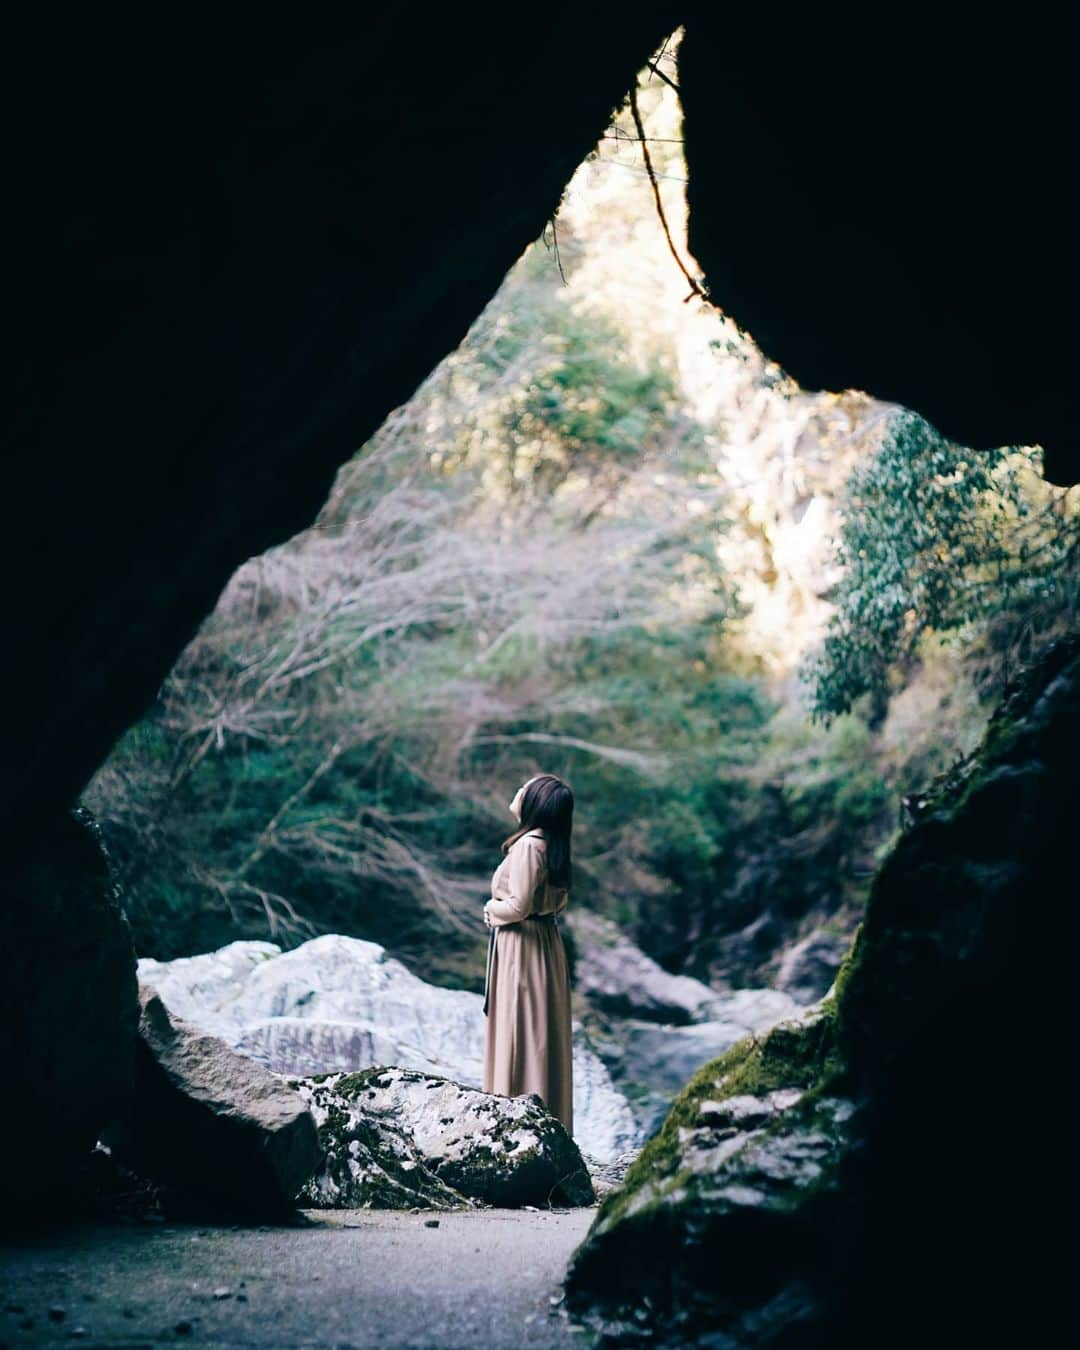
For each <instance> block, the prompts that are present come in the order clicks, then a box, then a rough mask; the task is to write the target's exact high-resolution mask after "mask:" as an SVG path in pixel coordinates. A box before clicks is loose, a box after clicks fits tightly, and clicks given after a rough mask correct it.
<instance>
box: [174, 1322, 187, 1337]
mask: <svg viewBox="0 0 1080 1350" xmlns="http://www.w3.org/2000/svg"><path fill="white" fill-rule="evenodd" d="M173 1331H175V1332H176V1334H177V1335H178V1336H190V1335H191V1323H190V1322H189V1321H188V1320H187V1318H185V1319H184V1320H183V1321H182V1322H177V1324H176V1326H174V1327H173Z"/></svg>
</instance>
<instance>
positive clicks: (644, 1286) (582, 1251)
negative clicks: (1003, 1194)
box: [567, 1001, 855, 1345]
mask: <svg viewBox="0 0 1080 1350" xmlns="http://www.w3.org/2000/svg"><path fill="white" fill-rule="evenodd" d="M834 1020H835V1002H832V1001H830V1002H827V1003H825V1004H823V1005H821V1006H820V1007H818V1008H814V1009H811V1010H809V1011H808V1012H806V1013H804V1014H803V1016H802V1017H801V1018H800V1019H797V1020H793V1021H789V1022H784V1023H781V1024H780V1025H779V1026H777V1027H775V1028H774V1029H773V1030H772V1031H771V1032H770V1033H769V1034H768V1035H767V1036H765V1037H763V1038H755V1037H750V1038H748V1039H746V1040H744V1041H742V1042H740V1043H739V1044H738V1045H737V1046H735V1047H733V1048H732V1049H731V1050H730V1051H729V1052H728V1053H727V1054H726V1055H724V1056H723V1057H721V1058H720V1059H718V1060H716V1061H715V1062H713V1063H710V1064H708V1065H706V1066H705V1067H704V1068H702V1069H701V1070H700V1071H699V1072H698V1073H697V1074H696V1075H695V1076H694V1078H693V1079H692V1080H691V1082H690V1083H689V1084H688V1085H687V1086H686V1088H685V1090H684V1091H683V1092H682V1093H681V1094H680V1095H679V1097H678V1100H677V1101H676V1103H675V1105H674V1106H673V1107H672V1109H671V1112H670V1113H669V1115H668V1116H667V1118H666V1120H665V1121H664V1124H663V1126H662V1128H661V1129H660V1131H659V1133H658V1134H657V1135H655V1136H654V1137H653V1138H652V1139H650V1141H649V1142H648V1144H647V1145H646V1146H645V1149H644V1150H643V1152H642V1154H641V1155H640V1156H639V1157H638V1159H637V1160H636V1161H635V1162H634V1163H633V1164H632V1166H631V1167H630V1169H629V1170H628V1172H627V1174H626V1178H625V1181H624V1182H623V1184H622V1186H621V1187H620V1188H619V1189H617V1190H615V1191H613V1192H611V1193H609V1194H608V1195H607V1196H605V1198H604V1200H603V1203H602V1205H601V1207H600V1210H599V1213H598V1214H597V1217H596V1221H595V1222H594V1224H593V1226H592V1228H591V1229H590V1231H589V1234H588V1236H587V1238H586V1240H585V1242H584V1243H583V1244H582V1245H581V1246H580V1247H579V1248H578V1250H577V1252H575V1254H574V1258H573V1260H572V1262H571V1265H570V1269H569V1271H568V1276H567V1294H568V1298H569V1302H570V1306H571V1308H572V1309H574V1310H575V1311H576V1312H579V1313H583V1314H584V1315H585V1316H586V1317H587V1318H588V1319H589V1320H592V1321H593V1322H594V1323H595V1324H596V1325H598V1326H602V1327H603V1329H604V1330H605V1331H606V1332H607V1333H608V1334H613V1333H617V1334H619V1335H622V1336H624V1337H627V1338H630V1339H632V1337H633V1333H634V1331H635V1330H637V1331H641V1330H642V1328H643V1326H648V1325H649V1324H653V1323H655V1322H657V1321H659V1322H661V1323H662V1324H663V1326H664V1329H665V1331H666V1332H667V1333H670V1334H673V1335H675V1334H677V1335H681V1334H686V1335H688V1336H689V1335H692V1334H695V1333H696V1332H697V1331H699V1330H700V1329H701V1327H702V1326H703V1325H704V1326H711V1325H715V1324H719V1325H720V1326H722V1327H723V1329H724V1331H725V1332H726V1333H727V1334H729V1335H732V1336H733V1337H734V1338H735V1339H733V1341H732V1344H733V1345H742V1344H744V1343H745V1344H747V1345H750V1344H758V1343H762V1344H769V1343H770V1342H769V1341H768V1339H767V1338H764V1333H766V1332H769V1333H770V1334H771V1332H772V1331H774V1330H776V1329H777V1328H778V1327H780V1326H784V1325H786V1323H787V1321H788V1320H790V1318H791V1317H792V1316H793V1315H795V1313H796V1312H797V1315H798V1316H799V1317H802V1316H803V1315H804V1313H805V1311H806V1307H807V1306H808V1305H811V1304H812V1303H813V1299H812V1297H811V1296H810V1295H809V1294H808V1293H806V1292H805V1291H802V1290H801V1289H797V1288H795V1287H794V1285H796V1284H797V1276H798V1269H797V1264H795V1263H794V1259H793V1257H792V1255H791V1254H790V1252H789V1248H790V1247H791V1244H792V1239H791V1238H790V1237H789V1236H788V1235H787V1234H786V1232H785V1225H786V1224H787V1223H788V1216H789V1215H790V1214H791V1212H792V1210H793V1209H798V1208H801V1207H803V1206H807V1205H811V1204H814V1205H816V1204H818V1203H819V1202H820V1201H821V1199H822V1198H823V1197H826V1196H828V1195H829V1194H830V1193H831V1191H832V1190H833V1189H834V1188H835V1186H836V1184H837V1176H838V1172H839V1168H840V1164H841V1163H842V1162H843V1160H844V1159H845V1158H846V1156H847V1153H848V1139H849V1134H850V1131H849V1129H848V1125H849V1122H850V1120H851V1118H852V1116H853V1114H854V1111H855V1106H854V1103H853V1102H852V1101H851V1100H850V1099H849V1098H847V1097H845V1096H842V1095H840V1094H834V1095H818V1094H814V1093H811V1092H810V1091H808V1089H810V1088H812V1087H813V1085H814V1084H815V1082H817V1081H818V1080H819V1079H820V1077H821V1076H822V1074H823V1071H824V1070H825V1067H826V1065H827V1064H828V1063H829V1062H830V1056H831V1055H832V1053H833V1049H834V1043H835V1026H834ZM661 1252H662V1253H663V1256H662V1258H661V1259H657V1253H661ZM789 1284H791V1285H792V1286H793V1287H792V1288H789V1287H788V1286H789ZM778 1295H779V1296H781V1297H780V1299H779V1303H778V1304H777V1305H776V1307H775V1308H772V1310H771V1311H768V1312H767V1313H764V1314H763V1312H762V1306H761V1305H762V1304H763V1303H764V1304H766V1305H767V1306H770V1307H771V1304H772V1301H773V1299H774V1298H775V1297H776V1296H778ZM774 1321H775V1322H776V1326H773V1325H772V1323H773V1322H774ZM654 1334H655V1331H654ZM755 1335H760V1336H763V1339H762V1340H761V1341H760V1342H757V1341H754V1340H753V1336H755ZM743 1336H745V1337H746V1339H745V1342H744V1340H743V1339H740V1337H743ZM616 1343H619V1342H616Z"/></svg>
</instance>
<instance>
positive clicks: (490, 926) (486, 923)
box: [484, 905, 495, 928]
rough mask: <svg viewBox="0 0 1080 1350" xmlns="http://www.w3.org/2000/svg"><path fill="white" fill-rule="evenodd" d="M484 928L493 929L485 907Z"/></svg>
mask: <svg viewBox="0 0 1080 1350" xmlns="http://www.w3.org/2000/svg"><path fill="white" fill-rule="evenodd" d="M484 926H485V927H486V928H494V927H495V925H494V924H493V923H492V922H491V915H490V914H489V913H488V911H487V905H485V906H484Z"/></svg>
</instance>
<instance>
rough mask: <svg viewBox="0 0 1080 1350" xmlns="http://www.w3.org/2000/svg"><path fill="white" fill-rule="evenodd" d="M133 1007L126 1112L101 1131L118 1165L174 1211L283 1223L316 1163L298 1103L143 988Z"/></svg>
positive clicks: (307, 1119) (313, 1138) (312, 1136)
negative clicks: (137, 1010)
mask: <svg viewBox="0 0 1080 1350" xmlns="http://www.w3.org/2000/svg"><path fill="white" fill-rule="evenodd" d="M140 1006H141V1016H140V1019H139V1045H138V1056H137V1068H136V1079H135V1091H134V1094H133V1099H132V1105H131V1111H130V1114H129V1115H128V1116H127V1117H126V1118H125V1119H124V1120H123V1121H121V1122H118V1124H117V1125H116V1127H115V1128H114V1129H113V1130H112V1131H110V1132H107V1142H108V1144H109V1146H110V1147H111V1148H112V1151H113V1153H114V1154H115V1156H116V1158H117V1159H118V1161H119V1162H121V1163H123V1164H125V1165H127V1166H129V1167H130V1168H131V1170H132V1171H133V1172H135V1173H136V1174H137V1175H139V1176H143V1177H149V1178H151V1179H153V1180H154V1181H157V1182H159V1183H161V1185H162V1186H163V1188H164V1190H163V1194H162V1200H163V1203H164V1204H165V1205H166V1207H167V1208H169V1209H171V1210H172V1211H173V1212H188V1211H190V1212H205V1213H220V1212H222V1211H224V1212H228V1213H233V1214H238V1215H266V1216H273V1217H281V1216H284V1215H288V1214H290V1213H291V1212H292V1211H293V1208H294V1199H295V1196H296V1194H297V1192H298V1191H299V1190H300V1188H301V1186H302V1185H303V1184H304V1182H305V1181H306V1180H307V1179H308V1177H309V1176H311V1174H312V1172H313V1171H314V1170H315V1168H316V1167H317V1166H318V1164H319V1162H320V1159H321V1151H320V1147H319V1141H318V1135H317V1131H316V1127H315V1121H314V1119H313V1118H312V1116H311V1114H310V1112H309V1111H308V1110H307V1107H306V1105H305V1104H304V1102H303V1101H302V1099H301V1098H300V1097H299V1096H298V1095H297V1093H296V1092H294V1091H293V1090H292V1089H290V1088H289V1087H287V1086H286V1085H285V1084H283V1083H282V1082H281V1080H280V1079H279V1078H277V1077H276V1076H275V1075H274V1074H272V1073H270V1072H268V1071H267V1070H266V1069H265V1068H263V1066H262V1065H261V1064H257V1063H256V1062H255V1061H254V1060H251V1059H249V1058H247V1057H246V1056H244V1055H240V1054H238V1053H237V1052H236V1051H235V1050H232V1049H230V1047H229V1046H228V1045H226V1044H225V1042H224V1041H222V1040H221V1039H220V1038H219V1037H217V1036H212V1035H209V1034H207V1033H206V1032H204V1031H202V1030H200V1029H199V1028H198V1027H194V1026H192V1025H191V1024H189V1023H187V1022H185V1021H184V1020H183V1018H180V1017H177V1016H176V1015H175V1014H171V1013H170V1012H169V1010H168V1009H167V1008H166V1007H165V1005H164V1003H163V1002H162V1001H161V998H160V997H159V996H158V995H157V993H156V992H155V991H154V990H153V989H152V988H150V987H149V986H143V987H142V988H141V990H140Z"/></svg>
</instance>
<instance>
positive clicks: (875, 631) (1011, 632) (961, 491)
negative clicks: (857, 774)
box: [807, 411, 1080, 725]
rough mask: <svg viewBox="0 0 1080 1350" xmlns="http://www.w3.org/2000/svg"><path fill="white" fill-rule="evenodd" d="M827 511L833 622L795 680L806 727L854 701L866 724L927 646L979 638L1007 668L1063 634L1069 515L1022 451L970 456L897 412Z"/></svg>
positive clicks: (1071, 554)
mask: <svg viewBox="0 0 1080 1350" xmlns="http://www.w3.org/2000/svg"><path fill="white" fill-rule="evenodd" d="M841 510H842V513H843V525H842V529H841V536H840V545H839V551H838V560H839V562H840V564H841V566H842V567H843V569H844V571H843V578H842V580H841V581H840V583H839V585H838V586H837V588H836V594H835V597H834V599H835V603H836V613H835V615H834V617H833V619H832V622H831V624H830V627H829V633H828V636H827V638H826V641H825V647H824V651H823V653H821V654H820V655H819V656H816V657H815V658H814V659H813V660H811V661H810V662H809V663H808V666H807V674H808V677H809V678H810V679H811V680H812V682H813V685H814V696H813V712H814V714H815V715H816V716H818V717H821V718H823V719H829V718H831V717H835V716H837V715H838V714H841V713H846V712H850V711H851V709H852V707H853V706H854V705H855V704H856V702H857V701H858V700H860V699H863V700H864V701H865V703H866V707H867V715H868V718H869V720H870V722H871V724H872V725H877V724H880V722H881V721H883V719H884V717H885V714H886V712H887V710H888V701H889V695H890V693H891V692H893V691H895V690H896V689H897V688H899V687H900V686H901V685H902V683H903V682H904V677H905V674H906V673H908V672H910V670H911V668H912V666H913V664H914V662H915V660H916V659H917V656H918V653H919V650H920V644H921V642H922V640H923V639H924V637H925V636H926V635H927V634H929V633H936V634H939V635H940V634H956V635H962V636H963V637H965V638H966V640H967V641H968V642H969V643H971V642H972V639H973V638H974V636H975V635H976V634H981V635H982V636H983V637H984V640H986V641H987V642H988V643H989V646H990V648H991V651H994V652H998V653H1001V654H1003V656H1004V657H1006V658H1008V657H1010V656H1011V657H1012V664H1015V662H1016V660H1017V659H1019V658H1020V657H1023V656H1028V657H1029V656H1030V654H1031V651H1032V648H1033V646H1034V645H1036V644H1038V645H1041V644H1042V643H1043V642H1045V641H1046V639H1047V638H1048V637H1049V636H1053V635H1055V634H1057V633H1060V632H1062V631H1064V630H1065V629H1066V628H1068V627H1070V626H1072V625H1073V624H1074V623H1075V619H1076V610H1077V600H1078V596H1080V512H1077V511H1076V509H1075V507H1072V506H1071V505H1070V501H1069V494H1068V493H1067V492H1066V491H1064V490H1061V489H1054V488H1051V487H1049V486H1048V485H1047V484H1046V483H1045V482H1044V481H1043V480H1042V478H1041V477H1040V476H1039V472H1038V454H1037V452H1035V451H1032V450H1024V449H1014V448H1008V447H1006V448H1003V449H997V450H987V451H982V452H979V453H975V452H973V451H971V450H966V449H964V448H963V447H962V446H957V445H953V444H951V443H950V442H948V441H946V440H945V439H944V438H943V437H942V436H940V435H939V434H938V433H937V432H936V431H935V430H934V428H933V427H932V426H930V425H929V423H927V422H926V421H925V420H924V419H923V418H921V417H919V416H917V415H916V414H915V413H911V412H907V411H901V412H899V413H897V414H896V415H895V416H893V417H892V418H891V419H890V423H889V428H888V431H887V433H886V435H885V436H884V437H883V439H882V441H881V445H880V446H879V448H878V449H877V451H876V452H875V453H873V454H872V455H870V456H869V457H868V458H867V459H866V460H865V461H864V462H863V463H861V464H860V465H858V466H857V468H856V469H855V471H854V472H853V473H852V475H851V478H850V479H849V481H848V484H847V487H846V489H845V492H844V498H843V502H842V505H841ZM1017 647H1019V648H1021V650H1020V651H1018V652H1017V651H1014V648H1017ZM993 682H994V683H995V684H996V685H1000V682H1001V681H1000V676H999V675H997V673H996V672H995V679H994V681H993Z"/></svg>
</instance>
